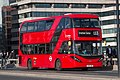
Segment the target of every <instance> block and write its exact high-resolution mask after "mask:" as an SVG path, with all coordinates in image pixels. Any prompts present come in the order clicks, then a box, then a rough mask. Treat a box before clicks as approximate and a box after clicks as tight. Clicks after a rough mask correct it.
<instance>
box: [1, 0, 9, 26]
mask: <svg viewBox="0 0 120 80" xmlns="http://www.w3.org/2000/svg"><path fill="white" fill-rule="evenodd" d="M7 4H8V0H0V24H2V11H1V8H2V6H3V5H7Z"/></svg>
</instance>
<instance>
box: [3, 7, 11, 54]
mask: <svg viewBox="0 0 120 80" xmlns="http://www.w3.org/2000/svg"><path fill="white" fill-rule="evenodd" d="M12 10H13V9H12V8H11V6H3V7H2V28H3V34H4V35H3V40H4V42H3V44H4V47H5V51H7V52H10V51H11V50H12V49H11V43H12V42H11V37H12V36H11V28H12V16H11V11H12Z"/></svg>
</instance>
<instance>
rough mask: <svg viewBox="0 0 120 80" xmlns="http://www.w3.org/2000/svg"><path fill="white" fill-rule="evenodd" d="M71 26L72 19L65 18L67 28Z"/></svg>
mask: <svg viewBox="0 0 120 80" xmlns="http://www.w3.org/2000/svg"><path fill="white" fill-rule="evenodd" d="M70 27H71V20H70V18H68V17H67V18H65V28H70Z"/></svg>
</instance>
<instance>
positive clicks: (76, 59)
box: [70, 56, 81, 62]
mask: <svg viewBox="0 0 120 80" xmlns="http://www.w3.org/2000/svg"><path fill="white" fill-rule="evenodd" d="M70 57H71V58H72V59H74V60H75V61H77V62H81V60H79V59H78V58H77V57H75V56H70Z"/></svg>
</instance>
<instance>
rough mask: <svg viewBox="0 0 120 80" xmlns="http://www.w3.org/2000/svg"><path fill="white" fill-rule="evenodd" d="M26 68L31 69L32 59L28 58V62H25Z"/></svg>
mask: <svg viewBox="0 0 120 80" xmlns="http://www.w3.org/2000/svg"><path fill="white" fill-rule="evenodd" d="M27 68H28V70H32V69H33V68H32V61H31V60H30V59H29V60H28V62H27Z"/></svg>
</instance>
